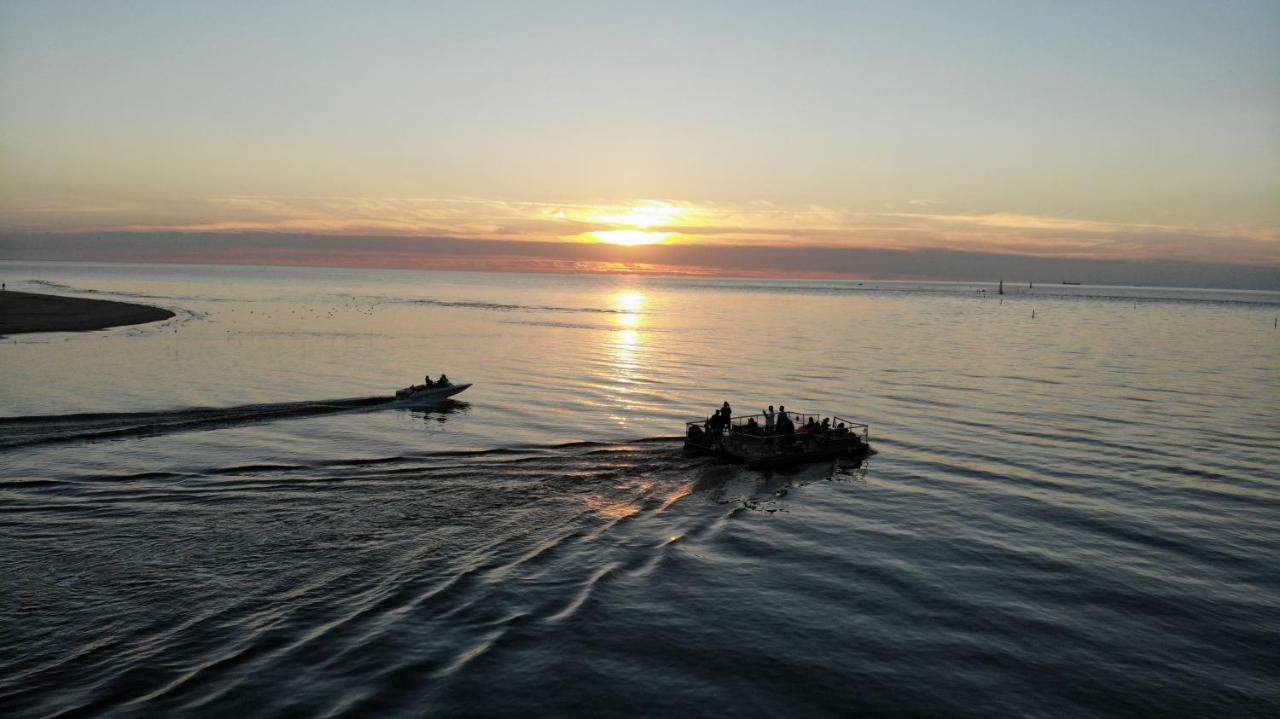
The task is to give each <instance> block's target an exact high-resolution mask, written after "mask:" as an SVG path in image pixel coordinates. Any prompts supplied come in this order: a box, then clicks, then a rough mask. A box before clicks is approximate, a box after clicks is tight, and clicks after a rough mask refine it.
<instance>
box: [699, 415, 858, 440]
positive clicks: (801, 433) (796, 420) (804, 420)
mask: <svg viewBox="0 0 1280 719" xmlns="http://www.w3.org/2000/svg"><path fill="white" fill-rule="evenodd" d="M784 414H785V415H786V416H787V417H788V418H790V419H791V423H792V424H793V425H795V428H796V431H795V432H791V433H789V434H779V433H778V432H777V431H776V430H775V431H773V432H767V431H766V430H765V415H764V413H760V414H748V415H743V416H741V417H734V418H732V419H731V420H730V422H729V427H728V428H727V430H722V434H721V438H723V437H725V436H728V437H733V438H734V439H735V440H743V441H747V442H752V441H756V442H761V443H763V442H774V443H777V442H778V441H779V440H782V441H783V442H786V441H787V440H792V439H794V440H801V439H810V438H814V437H824V438H832V437H843V436H847V435H849V434H853V435H857V436H858V437H860V438H861V440H862V441H863V442H870V441H871V427H870V425H868V424H865V423H862V422H854V421H852V420H848V419H845V418H843V417H837V416H835V415H822V414H807V413H804V412H775V413H774V421H775V425H774V426H775V427H776V426H777V425H776V422H777V420H778V419H779V418H780V417H781V416H782V415H784ZM810 419H812V420H813V422H814V425H816V426H818V427H822V426H823V425H822V421H823V420H824V419H828V420H830V421H829V423H828V425H827V426H826V428H824V429H821V430H820V431H819V432H817V433H814V432H808V431H805V430H804V428H805V427H806V426H807V424H808V422H809V420H810ZM752 420H755V423H754V425H753V424H752ZM706 424H707V420H699V421H696V422H685V438H686V439H689V438H691V437H693V436H695V435H696V434H697V433H695V432H694V431H692V428H694V427H697V432H699V433H702V440H703V443H704V444H711V443H712V442H713V440H715V439H717V438H716V437H714V436H707V435H706V428H705V425H706ZM842 424H843V425H844V427H843V430H844V431H843V432H842V431H841V429H842V428H841V427H840V425H842Z"/></svg>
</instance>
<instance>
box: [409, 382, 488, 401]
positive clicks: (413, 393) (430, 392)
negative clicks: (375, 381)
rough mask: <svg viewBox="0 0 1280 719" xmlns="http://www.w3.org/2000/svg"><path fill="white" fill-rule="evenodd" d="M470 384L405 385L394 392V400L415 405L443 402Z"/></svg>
mask: <svg viewBox="0 0 1280 719" xmlns="http://www.w3.org/2000/svg"><path fill="white" fill-rule="evenodd" d="M470 386H471V383H470V382H466V383H463V384H451V385H448V386H446V387H422V386H417V387H406V388H404V389H402V390H399V391H397V392H396V400H397V401H400V402H408V403H412V404H417V405H421V404H432V403H435V402H443V401H444V400H446V399H448V398H450V397H452V396H454V395H455V394H458V393H459V392H461V391H463V390H465V389H466V388H468V387H470Z"/></svg>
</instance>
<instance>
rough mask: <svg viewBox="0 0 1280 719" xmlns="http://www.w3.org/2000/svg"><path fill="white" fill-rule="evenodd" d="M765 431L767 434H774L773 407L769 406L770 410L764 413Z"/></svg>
mask: <svg viewBox="0 0 1280 719" xmlns="http://www.w3.org/2000/svg"><path fill="white" fill-rule="evenodd" d="M764 431H765V433H766V434H773V405H769V409H766V410H765V411H764Z"/></svg>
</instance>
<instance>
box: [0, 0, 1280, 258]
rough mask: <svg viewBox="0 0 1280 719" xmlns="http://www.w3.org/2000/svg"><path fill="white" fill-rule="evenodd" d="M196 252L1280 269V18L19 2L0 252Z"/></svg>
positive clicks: (1267, 14) (712, 6) (857, 9)
mask: <svg viewBox="0 0 1280 719" xmlns="http://www.w3.org/2000/svg"><path fill="white" fill-rule="evenodd" d="M175 233H177V234H186V233H201V234H200V235H199V237H201V238H206V240H205V241H207V243H208V247H209V256H210V257H216V258H218V259H221V260H225V261H235V260H236V259H237V257H236V255H235V252H236V251H238V250H234V249H232V250H228V249H227V248H229V247H230V248H236V247H246V246H247V245H246V244H245V243H243V242H241V243H236V242H234V241H232V242H230V244H226V243H224V242H221V241H220V240H219V238H220V237H224V236H226V235H235V234H237V233H251V234H253V235H254V236H255V237H260V236H262V235H263V234H264V233H267V234H269V235H270V236H271V237H274V238H275V242H276V244H277V245H278V248H280V249H282V250H287V251H288V252H287V253H286V254H288V256H289V257H294V258H296V259H298V261H300V262H304V263H305V262H306V261H307V256H308V252H312V251H314V252H315V253H322V254H323V253H324V252H330V250H324V249H323V248H333V247H334V246H335V245H334V244H333V242H332V241H326V242H325V243H319V244H316V243H313V242H312V239H310V238H315V237H316V236H317V235H337V236H343V237H347V238H348V239H347V241H346V242H347V244H345V245H341V248H342V250H343V252H344V256H348V257H350V256H358V255H359V254H360V253H361V252H362V251H363V250H365V249H368V248H372V247H373V246H374V245H377V246H382V245H379V244H378V243H376V242H375V243H372V244H368V245H366V243H367V242H368V240H367V238H370V237H373V238H377V237H381V236H393V237H395V238H415V237H423V238H433V239H436V240H449V241H455V240H490V241H494V240H500V241H510V242H535V241H536V242H540V243H575V244H581V243H597V244H598V243H606V244H611V245H618V246H622V247H627V246H630V245H648V244H654V243H659V244H664V245H708V246H711V245H714V246H723V247H726V248H729V247H732V248H759V247H776V248H789V249H790V250H792V251H795V252H803V251H804V248H809V247H823V248H845V249H856V250H865V251H882V250H884V251H894V250H896V251H910V252H926V251H929V252H943V253H946V252H963V253H986V254H993V255H1002V254H1013V255H1019V256H1034V257H1040V258H1070V259H1073V260H1081V259H1087V260H1094V261H1107V260H1123V261H1128V262H1132V261H1185V262H1193V263H1217V264H1222V263H1227V264H1243V265H1251V266H1254V267H1262V268H1272V269H1274V268H1276V267H1280V3H1276V2H1274V1H1270V0H1268V1H1265V2H1164V1H1162V2H1124V3H1100V2H1099V3H1060V2H1057V3H1038V2H1016V3H1015V2H999V3H986V2H961V3H956V2H937V3H925V2H910V3H883V2H877V3H851V2H850V3H843V2H832V3H817V2H787V3H780V2H773V3H756V2H734V3H730V2H718V3H710V2H672V3H660V2H647V3H609V2H598V1H597V2H546V3H531V2H510V3H505V2H477V3H425V2H404V3H390V2H384V3H347V4H340V5H335V4H327V3H302V2H299V3H231V2H226V3H206V4H193V3H173V2H164V3H161V2H155V3H145V2H142V3H64V2H47V1H45V2H6V3H4V4H3V5H0V259H4V258H32V257H47V258H51V259H71V258H72V257H70V256H68V255H67V254H66V252H67V251H65V249H64V250H62V251H61V252H62V254H59V252H60V250H59V249H58V248H59V247H63V248H65V247H67V246H66V245H59V244H58V243H57V242H55V241H54V240H55V239H56V238H58V237H65V236H74V237H79V238H82V239H83V238H88V237H92V238H94V239H93V240H92V241H93V242H95V243H97V244H96V245H95V246H94V248H95V251H94V252H93V253H92V255H93V258H96V259H104V258H105V259H110V258H112V257H113V255H112V253H113V248H115V247H126V246H129V245H128V243H127V242H125V243H123V244H117V243H121V242H122V238H125V239H127V238H128V237H129V236H135V235H136V236H144V237H173V236H174V235H175ZM210 233H212V234H210ZM270 244H271V243H270V242H265V243H259V245H262V246H266V245H270ZM76 246H77V247H83V245H82V244H81V245H76ZM255 246H258V245H255ZM455 246H456V245H455ZM479 246H480V245H479V244H477V245H476V247H479ZM486 246H492V245H486ZM184 247H186V248H187V249H186V250H185V251H186V252H187V254H183V255H180V256H178V255H174V257H178V258H179V259H198V258H197V257H196V256H197V255H199V254H200V252H199V249H200V246H198V245H197V246H196V248H195V250H192V246H191V244H190V243H187V244H185V245H184ZM398 247H401V248H409V249H407V250H405V251H407V252H413V251H414V250H413V249H412V248H413V247H414V245H412V244H407V245H406V244H401V245H398ZM432 247H434V245H431V244H430V243H424V244H422V245H421V248H422V252H423V253H425V254H424V256H426V255H429V254H430V252H431V251H432V250H431V248H432ZM309 248H310V249H309ZM260 250H261V247H259V251H258V254H254V253H253V252H248V251H247V250H246V252H247V254H245V255H244V257H243V259H244V260H245V261H256V260H260V259H261V252H260ZM629 250H630V251H634V252H635V253H636V261H644V260H645V256H644V254H643V253H645V252H646V251H648V250H647V249H646V248H644V247H631V248H629ZM369 251H370V252H373V251H374V250H373V249H369ZM735 251H736V250H735ZM77 252H79V250H77ZM119 254H120V259H137V255H136V254H130V253H129V252H124V251H123V250H122V251H121V252H120V253H119ZM330 254H332V253H331V252H330ZM570 254H571V253H570ZM334 256H336V255H334ZM566 256H568V255H566ZM166 257H167V256H166V255H165V254H164V252H163V251H156V252H155V253H154V258H156V259H165V258H166ZM339 263H340V262H339ZM366 264H367V263H366ZM373 264H377V263H376V262H374V263H373ZM428 264H429V263H428ZM852 273H853V274H856V268H855V269H854V270H852ZM903 274H917V273H916V272H912V273H903ZM926 274H929V275H930V276H937V277H946V276H948V274H947V267H946V266H945V263H944V264H941V265H939V266H938V267H937V270H936V272H934V271H929V272H927V273H926Z"/></svg>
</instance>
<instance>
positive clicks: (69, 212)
mask: <svg viewBox="0 0 1280 719" xmlns="http://www.w3.org/2000/svg"><path fill="white" fill-rule="evenodd" d="M12 204H13V203H9V205H7V206H5V207H3V208H0V228H4V229H7V230H9V231H11V232H22V231H26V232H32V231H35V232H80V233H83V232H113V233H122V232H123V233H130V232H131V233H157V232H168V233H220V234H235V233H278V234H280V233H287V234H312V235H323V236H347V237H355V236H360V237H368V236H387V237H423V236H426V237H436V238H451V239H461V240H498V239H500V240H515V241H525V242H594V241H596V238H599V237H608V236H611V235H609V234H608V233H618V232H635V231H644V232H651V233H655V234H660V235H662V236H663V237H664V238H666V241H667V242H668V243H671V244H707V245H724V246H761V247H772V246H777V247H832V248H848V249H884V250H900V251H912V252H920V251H940V250H945V251H961V252H981V253H994V254H1014V255H1025V256H1041V257H1059V258H1081V259H1100V260H1139V261H1153V260H1178V261H1193V262H1234V263H1243V264H1254V265H1268V266H1273V265H1280V231H1277V230H1276V229H1275V228H1267V227H1200V226H1182V225H1161V224H1151V223H1120V222H1104V221H1099V220H1093V219H1088V218H1073V217H1054V216H1044V215H1034V214H1022V213H1015V212H986V213H977V212H973V213H964V212H955V211H943V210H942V208H943V207H944V204H943V203H942V202H940V201H938V200H929V199H920V200H910V201H908V202H907V203H906V207H907V208H909V209H907V210H897V211H895V210H884V211H877V212H867V211H850V210H844V209H840V208H834V207H827V206H820V205H806V206H785V205H779V204H776V203H770V202H753V203H738V204H729V203H711V202H685V201H679V200H673V199H644V200H637V201H630V202H607V201H605V202H588V203H581V202H580V203H556V202H534V201H510V200H496V199H486V198H471V197H456V198H437V197H332V196H284V195H224V196H217V197H211V198H208V199H207V200H204V201H203V202H199V203H195V204H194V205H192V206H188V207H184V208H183V211H182V214H183V216H184V219H182V220H179V221H172V220H167V221H156V220H150V219H146V218H145V217H144V214H145V208H144V207H143V206H142V205H141V204H140V203H136V202H119V203H105V204H104V203H85V204H83V205H80V206H77V205H76V204H75V203H74V202H73V201H71V200H67V201H65V202H60V203H58V204H56V205H54V206H43V207H29V208H17V207H13V206H11V205H12ZM593 233H594V234H593Z"/></svg>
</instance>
